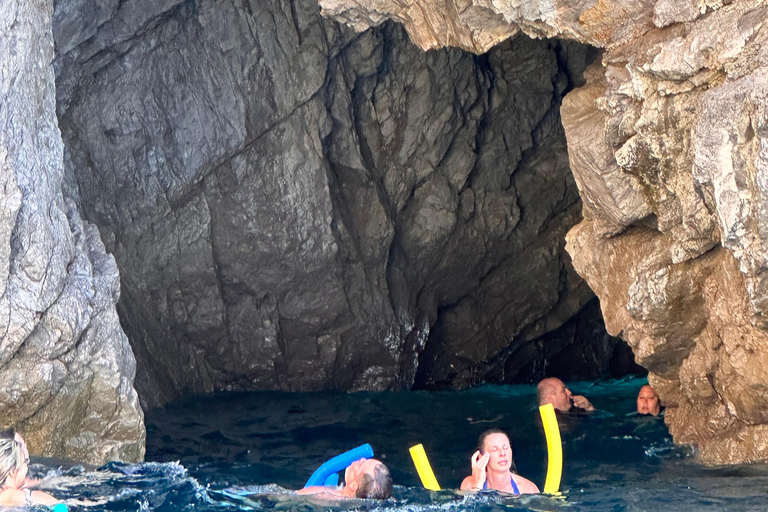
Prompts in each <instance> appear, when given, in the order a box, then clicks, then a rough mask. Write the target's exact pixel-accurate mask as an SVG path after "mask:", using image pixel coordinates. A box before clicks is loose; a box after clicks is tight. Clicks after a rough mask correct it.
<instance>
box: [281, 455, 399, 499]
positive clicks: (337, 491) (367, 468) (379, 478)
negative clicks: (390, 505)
mask: <svg viewBox="0 0 768 512" xmlns="http://www.w3.org/2000/svg"><path fill="white" fill-rule="evenodd" d="M344 482H345V483H344V485H343V486H342V487H341V488H339V487H326V486H320V485H317V486H313V487H305V488H304V489H299V490H298V491H296V493H297V494H315V495H318V496H319V497H328V498H362V499H374V500H386V499H388V498H389V497H390V496H392V487H393V486H392V476H391V475H390V474H389V469H388V468H387V466H385V465H384V463H383V462H381V461H380V460H377V459H360V460H356V461H355V462H353V463H352V464H350V465H349V466H348V467H347V469H346V470H345V471H344Z"/></svg>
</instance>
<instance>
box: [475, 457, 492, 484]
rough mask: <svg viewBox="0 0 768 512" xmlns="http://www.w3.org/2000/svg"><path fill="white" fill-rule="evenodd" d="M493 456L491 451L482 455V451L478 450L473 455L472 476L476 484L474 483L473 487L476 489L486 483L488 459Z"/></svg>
mask: <svg viewBox="0 0 768 512" xmlns="http://www.w3.org/2000/svg"><path fill="white" fill-rule="evenodd" d="M490 458H491V454H490V453H486V454H485V455H480V451H479V450H478V451H476V452H475V453H474V454H473V455H472V478H473V479H474V480H475V482H474V485H472V488H473V489H475V490H480V489H482V488H483V484H485V477H486V476H485V468H486V466H488V460H489V459H490Z"/></svg>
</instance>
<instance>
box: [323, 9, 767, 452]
mask: <svg viewBox="0 0 768 512" xmlns="http://www.w3.org/2000/svg"><path fill="white" fill-rule="evenodd" d="M320 4H321V5H322V6H323V12H324V14H326V15H328V16H332V17H334V18H335V19H338V20H340V21H343V22H346V23H349V24H350V25H352V26H354V27H355V29H357V30H361V29H363V28H365V27H367V26H375V25H376V24H378V23H381V22H382V20H385V19H394V20H397V21H400V22H402V23H404V24H405V26H406V28H407V30H408V32H409V34H410V35H411V37H412V39H413V41H414V42H416V43H417V44H418V45H419V46H420V47H422V48H423V49H425V50H426V49H431V48H437V47H441V46H451V45H453V46H460V47H462V48H466V49H469V50H471V51H475V52H477V53H482V52H484V51H486V50H487V49H488V48H489V45H490V44H494V43H495V42H497V41H498V39H497V37H504V36H503V35H502V34H504V33H510V34H512V33H515V32H516V31H518V30H520V31H523V32H525V33H526V34H528V35H531V36H533V37H558V38H567V39H574V40H577V41H580V42H585V43H589V44H592V45H594V46H597V47H599V48H602V49H603V54H602V58H601V62H599V63H596V64H595V65H593V67H592V68H591V69H590V70H589V71H588V72H587V74H586V77H587V84H586V85H585V86H584V87H582V88H580V89H577V90H575V91H573V92H572V93H570V94H569V95H568V96H567V97H566V98H565V100H564V102H563V107H562V119H563V123H564V127H565V131H566V137H567V139H568V152H569V157H570V164H571V168H572V170H573V173H574V176H575V180H576V183H577V184H578V186H579V192H580V195H581V197H582V201H583V213H584V220H583V221H582V222H581V223H580V224H579V225H578V226H577V227H576V228H574V229H573V230H572V231H571V232H570V234H569V235H568V251H569V253H570V254H571V256H572V257H573V261H574V266H575V268H576V270H577V271H578V272H579V273H580V274H581V275H582V276H584V277H585V278H586V279H587V281H588V282H589V284H590V286H591V288H592V289H593V290H594V291H595V292H596V293H597V295H598V297H599V298H600V303H601V306H602V309H603V312H604V316H605V321H606V326H607V328H608V330H609V332H611V333H612V334H614V335H620V336H622V337H623V338H624V339H626V340H627V341H628V342H629V343H630V345H631V346H632V347H633V349H634V351H635V355H636V357H637V360H638V361H639V362H640V363H641V364H643V365H644V366H645V367H647V368H648V369H649V370H650V372H651V377H650V378H651V382H652V383H653V384H654V385H656V386H657V387H658V388H659V392H660V396H661V398H662V401H663V402H664V403H665V404H667V405H668V409H667V410H668V413H667V416H666V421H667V423H668V424H669V426H670V429H671V431H672V432H673V434H674V436H675V440H676V441H678V442H683V443H689V444H692V445H695V446H696V447H698V449H699V453H700V454H701V457H702V460H704V461H708V462H713V463H731V462H740V461H753V460H764V459H766V458H768V449H767V448H766V446H768V433H767V432H768V422H766V421H765V418H764V411H765V404H764V403H763V400H764V397H765V396H768V395H767V394H766V393H765V389H764V385H765V382H767V380H766V377H768V376H766V375H765V367H766V365H765V358H766V357H768V350H766V348H765V347H766V346H768V344H766V341H768V340H766V336H767V335H768V324H766V321H765V310H766V307H767V306H768V303H767V302H766V300H768V299H767V298H766V297H768V294H767V293H766V281H765V279H766V277H765V276H766V261H765V254H766V250H765V248H766V241H765V233H764V232H765V229H764V224H765V222H766V211H765V205H764V202H765V199H764V198H765V190H764V189H765V181H766V170H767V169H766V162H768V152H766V147H768V145H767V144H768V143H767V142H766V133H768V131H767V130H766V128H765V126H766V121H767V120H768V114H767V113H766V90H767V89H766V69H768V67H767V65H768V51H766V48H768V45H766V43H767V42H768V41H766V38H768V28H766V19H768V17H767V16H766V15H767V14H768V6H766V5H765V2H762V1H760V0H733V1H722V0H711V1H710V0H706V1H688V0H684V1H674V2H672V1H668V0H657V1H650V2H629V1H623V0H616V1H610V0H609V1H602V2H579V3H577V2H567V1H564V0H561V1H555V2H517V1H514V0H510V1H505V2H493V3H488V2H481V1H468V2H439V3H438V2H434V3H432V2H411V1H398V2H365V1H363V2H361V1H355V2H351V1H347V0H320ZM469 13H472V15H471V16H470V15H469ZM502 18H503V20H504V23H501V22H500V21H499V20H500V19H502ZM491 20H493V21H491ZM486 23H487V24H488V30H487V31H484V27H483V26H484V24H486ZM505 23H506V26H505Z"/></svg>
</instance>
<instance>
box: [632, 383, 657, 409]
mask: <svg viewBox="0 0 768 512" xmlns="http://www.w3.org/2000/svg"><path fill="white" fill-rule="evenodd" d="M661 411H662V407H661V401H660V400H659V394H658V393H656V391H654V389H653V388H652V387H651V386H649V385H648V384H646V385H645V386H643V387H641V388H640V392H639V393H638V394H637V412H638V414H651V415H653V416H658V415H659V413H661Z"/></svg>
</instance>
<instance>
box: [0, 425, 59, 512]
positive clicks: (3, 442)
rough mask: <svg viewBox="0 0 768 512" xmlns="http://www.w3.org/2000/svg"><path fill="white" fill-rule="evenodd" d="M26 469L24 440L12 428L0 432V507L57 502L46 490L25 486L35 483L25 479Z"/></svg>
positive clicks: (27, 460) (27, 457) (26, 458)
mask: <svg viewBox="0 0 768 512" xmlns="http://www.w3.org/2000/svg"><path fill="white" fill-rule="evenodd" d="M27 471H29V451H28V450H27V445H26V443H25V442H24V440H23V439H22V438H21V436H20V435H19V434H18V433H17V432H14V431H13V430H4V431H2V432H0V482H2V484H0V507H19V506H24V505H26V506H30V505H56V504H58V503H59V501H58V500H57V499H56V498H54V497H53V496H51V495H50V494H48V493H47V492H43V491H32V490H30V489H29V488H27V487H26V486H27V485H29V484H34V483H36V481H34V480H28V479H27Z"/></svg>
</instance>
